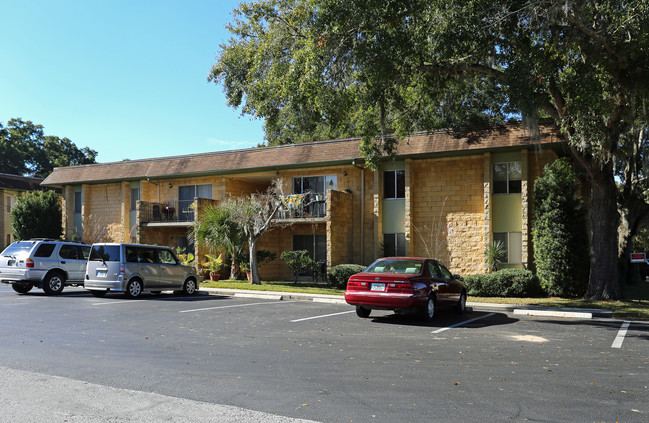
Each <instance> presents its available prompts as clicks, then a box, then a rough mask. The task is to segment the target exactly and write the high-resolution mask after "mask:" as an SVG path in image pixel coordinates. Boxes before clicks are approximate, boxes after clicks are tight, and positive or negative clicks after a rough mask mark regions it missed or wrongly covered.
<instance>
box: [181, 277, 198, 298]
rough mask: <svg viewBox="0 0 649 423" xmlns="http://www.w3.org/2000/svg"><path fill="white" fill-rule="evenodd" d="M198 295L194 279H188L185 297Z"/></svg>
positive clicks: (184, 289)
mask: <svg viewBox="0 0 649 423" xmlns="http://www.w3.org/2000/svg"><path fill="white" fill-rule="evenodd" d="M194 294H196V281H195V280H194V279H191V278H190V279H187V280H186V281H185V283H184V284H183V295H194Z"/></svg>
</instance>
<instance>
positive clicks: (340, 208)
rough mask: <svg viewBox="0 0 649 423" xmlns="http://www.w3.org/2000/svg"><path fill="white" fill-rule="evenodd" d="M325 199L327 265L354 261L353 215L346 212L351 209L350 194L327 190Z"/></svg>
mask: <svg viewBox="0 0 649 423" xmlns="http://www.w3.org/2000/svg"><path fill="white" fill-rule="evenodd" d="M327 199H328V201H327V266H328V268H331V267H333V266H337V265H339V264H347V263H353V262H354V258H355V257H354V250H355V248H354V244H355V242H354V241H355V240H357V239H358V238H355V237H354V232H355V231H354V230H353V229H354V218H353V215H352V213H348V212H346V211H347V210H350V209H351V206H352V194H348V193H346V192H341V191H333V190H327ZM357 226H358V225H357ZM356 232H358V231H356Z"/></svg>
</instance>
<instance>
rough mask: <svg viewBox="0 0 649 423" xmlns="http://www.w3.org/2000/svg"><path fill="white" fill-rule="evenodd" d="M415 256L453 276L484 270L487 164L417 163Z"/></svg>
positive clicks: (413, 166)
mask: <svg viewBox="0 0 649 423" xmlns="http://www.w3.org/2000/svg"><path fill="white" fill-rule="evenodd" d="M409 168H410V170H411V175H410V178H409V179H410V181H411V184H412V186H411V190H410V196H411V200H410V202H411V204H410V222H409V223H410V242H411V249H410V253H411V254H412V255H415V256H424V257H426V256H432V257H435V258H437V259H439V260H441V261H442V262H443V263H445V264H446V265H447V266H448V267H449V269H450V270H451V271H452V272H453V273H459V274H464V275H468V274H474V273H481V272H482V271H483V268H484V236H485V232H484V226H485V214H484V188H483V182H484V158H483V156H471V157H462V158H445V159H429V160H417V161H412V162H411V163H410V165H409Z"/></svg>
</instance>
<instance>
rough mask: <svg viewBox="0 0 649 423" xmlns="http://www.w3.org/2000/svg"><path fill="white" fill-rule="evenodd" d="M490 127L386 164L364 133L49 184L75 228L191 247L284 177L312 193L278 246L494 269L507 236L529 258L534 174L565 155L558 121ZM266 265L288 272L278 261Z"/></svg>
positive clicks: (285, 214) (432, 141)
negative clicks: (197, 225) (493, 251)
mask: <svg viewBox="0 0 649 423" xmlns="http://www.w3.org/2000/svg"><path fill="white" fill-rule="evenodd" d="M480 133H481V135H478V136H476V132H472V133H471V134H470V135H469V133H467V136H465V137H457V136H453V135H450V134H449V133H447V132H444V131H440V132H433V133H422V134H416V135H413V136H411V137H409V138H408V139H404V140H401V141H400V142H399V145H398V148H397V152H396V155H395V156H394V157H392V158H388V157H386V158H385V159H384V160H383V161H382V162H381V163H380V164H379V169H378V170H377V171H372V170H371V169H369V168H367V167H366V166H365V163H364V160H363V159H362V157H361V156H360V154H359V145H360V140H359V139H342V140H330V141H318V142H310V143H303V144H293V145H282V146H272V147H260V148H250V149H243V150H234V151H220V152H214V153H205V154H192V155H183V156H175V157H163V158H152V159H144V160H126V161H122V162H115V163H101V164H92V165H81V166H70V167H65V168H56V169H55V170H54V172H53V173H52V174H50V175H49V176H48V177H47V178H46V180H45V181H44V182H43V184H44V185H46V186H53V187H60V188H62V189H63V196H64V200H65V201H64V204H65V207H64V226H65V233H66V236H67V237H69V238H72V237H74V236H77V237H83V236H84V234H85V235H88V234H91V235H93V236H96V235H97V234H101V237H102V239H104V240H106V239H110V240H113V241H119V242H141V243H150V244H159V245H169V246H182V247H187V246H188V245H187V233H188V231H189V230H191V228H192V227H193V225H194V222H195V220H196V217H197V216H198V215H200V213H201V210H202V207H204V205H205V204H206V203H212V202H213V203H218V201H220V200H223V199H225V198H226V197H227V196H229V195H234V196H238V195H249V194H251V193H255V192H262V191H264V190H265V189H266V188H267V187H268V186H269V185H270V184H271V182H272V181H273V180H274V179H281V180H282V181H283V186H284V189H285V194H286V197H285V198H284V200H285V201H284V202H285V204H287V206H288V205H289V204H291V202H295V200H297V202H299V201H301V200H304V199H303V198H302V197H301V196H300V195H301V194H303V193H305V192H308V193H310V194H309V197H308V201H303V202H302V204H300V205H298V206H296V207H286V209H285V210H282V211H281V212H280V213H279V215H278V216H277V219H278V220H281V221H282V222H283V223H286V224H287V225H285V226H282V227H281V228H277V229H273V230H271V231H270V232H268V233H266V234H265V235H264V236H263V237H262V239H261V240H260V242H259V248H261V249H266V250H271V251H274V252H276V253H277V254H278V256H279V254H280V253H281V252H282V251H286V250H308V251H309V252H310V254H311V255H312V256H313V258H314V259H316V260H318V261H322V262H325V263H326V266H327V267H331V266H335V265H337V264H342V263H359V264H364V265H367V264H369V263H371V262H372V261H373V260H374V259H376V258H378V257H380V256H391V255H411V256H434V257H436V258H438V259H440V260H442V261H443V262H445V263H447V264H448V266H449V267H450V268H451V270H452V271H453V272H455V273H460V274H473V273H482V272H484V271H485V256H484V251H485V248H486V246H487V245H488V244H489V243H491V242H492V241H493V240H501V241H503V243H504V244H505V246H506V248H507V262H508V265H510V266H514V267H524V266H529V265H530V264H531V261H532V247H531V239H530V212H531V207H532V198H531V197H532V183H533V181H534V179H535V178H536V177H537V176H538V175H539V174H540V173H541V172H542V169H543V166H544V165H545V164H546V163H548V162H549V161H552V160H554V159H555V158H556V157H557V156H558V155H559V154H561V151H562V148H563V146H562V145H563V141H562V138H561V137H560V136H559V135H558V133H557V132H556V131H554V130H552V129H551V128H549V127H542V128H541V130H540V133H536V134H534V135H533V136H531V135H530V134H528V133H526V131H524V130H523V129H522V128H521V126H520V125H518V124H516V125H502V126H499V127H497V128H492V129H491V130H489V131H482V132H480ZM196 249H197V253H199V254H200V253H201V252H202V250H201V246H196ZM260 274H261V277H262V279H267V280H268V279H289V278H290V272H289V270H288V268H287V267H286V266H285V265H284V263H283V262H282V261H281V260H279V259H278V260H275V261H274V262H271V263H270V264H268V265H266V266H264V268H263V269H262V270H261V272H260Z"/></svg>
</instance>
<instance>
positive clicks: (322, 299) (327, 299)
mask: <svg viewBox="0 0 649 423" xmlns="http://www.w3.org/2000/svg"><path fill="white" fill-rule="evenodd" d="M201 291H205V292H207V293H208V295H228V296H234V297H243V298H261V299H267V300H276V301H279V300H297V301H313V302H317V303H330V304H347V303H346V302H345V298H343V297H342V296H341V295H325V294H303V293H297V292H275V291H255V290H247V289H226V288H201ZM466 305H467V307H471V308H472V309H473V310H480V311H504V312H508V313H513V314H519V315H526V316H545V317H566V318H573V319H592V318H593V317H611V316H612V314H613V312H612V311H611V310H602V309H595V308H592V309H591V308H568V307H541V306H533V305H520V304H496V303H476V302H470V301H469V302H467V303H466Z"/></svg>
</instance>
